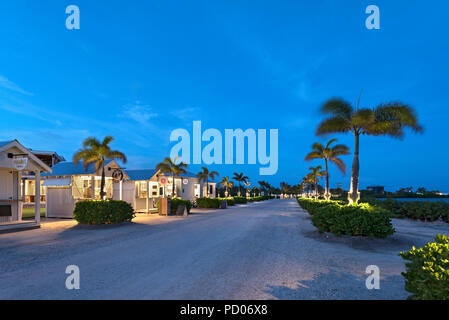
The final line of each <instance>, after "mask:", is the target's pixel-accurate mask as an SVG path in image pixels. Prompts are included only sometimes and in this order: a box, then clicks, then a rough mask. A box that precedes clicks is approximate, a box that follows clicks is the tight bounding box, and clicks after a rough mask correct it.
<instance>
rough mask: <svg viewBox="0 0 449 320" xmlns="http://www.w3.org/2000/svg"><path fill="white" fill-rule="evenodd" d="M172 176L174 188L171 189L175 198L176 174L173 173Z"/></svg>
mask: <svg viewBox="0 0 449 320" xmlns="http://www.w3.org/2000/svg"><path fill="white" fill-rule="evenodd" d="M171 178H172V180H173V181H172V190H171V197H172V198H174V197H175V174H172V176H171Z"/></svg>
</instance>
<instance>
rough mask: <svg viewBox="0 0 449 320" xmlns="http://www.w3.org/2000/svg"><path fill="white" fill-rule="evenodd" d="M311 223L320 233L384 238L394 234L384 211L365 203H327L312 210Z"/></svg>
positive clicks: (387, 215)
mask: <svg viewBox="0 0 449 320" xmlns="http://www.w3.org/2000/svg"><path fill="white" fill-rule="evenodd" d="M313 212H314V213H313V216H312V223H313V225H314V226H315V227H317V228H318V231H320V232H331V233H333V234H335V235H349V236H369V237H378V238H385V237H387V236H389V235H391V234H393V233H394V232H395V230H394V228H393V226H392V224H391V220H390V217H389V214H388V212H387V211H386V210H384V209H381V208H378V207H374V206H371V205H369V204H367V203H363V204H357V205H340V204H338V203H328V204H327V205H323V206H322V207H320V208H316V209H313Z"/></svg>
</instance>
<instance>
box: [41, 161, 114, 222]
mask: <svg viewBox="0 0 449 320" xmlns="http://www.w3.org/2000/svg"><path fill="white" fill-rule="evenodd" d="M52 170H53V172H52V173H50V174H44V177H45V181H44V183H43V187H45V188H46V200H47V201H46V202H45V216H46V217H49V218H72V215H73V210H74V209H75V204H76V202H77V201H80V200H87V199H100V186H101V169H99V170H98V171H95V169H94V165H93V164H91V165H89V166H88V167H87V169H86V168H84V166H83V165H82V163H81V162H80V163H78V164H77V165H75V164H74V163H73V162H60V163H58V164H56V165H55V166H54V167H53V168H52ZM115 170H120V166H119V165H118V164H117V163H116V162H115V161H114V160H112V161H110V162H108V163H107V164H106V165H105V176H106V181H105V187H104V191H105V192H106V198H109V199H111V198H112V192H113V178H112V175H113V173H114V172H115Z"/></svg>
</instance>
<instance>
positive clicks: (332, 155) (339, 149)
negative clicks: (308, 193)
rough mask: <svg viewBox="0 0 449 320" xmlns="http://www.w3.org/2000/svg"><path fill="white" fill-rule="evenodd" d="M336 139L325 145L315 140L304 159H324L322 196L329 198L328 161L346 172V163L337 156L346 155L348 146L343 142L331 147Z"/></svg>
mask: <svg viewBox="0 0 449 320" xmlns="http://www.w3.org/2000/svg"><path fill="white" fill-rule="evenodd" d="M336 141H338V140H337V139H331V140H329V141H328V142H327V144H326V146H323V145H322V144H321V143H319V142H315V143H314V144H313V145H312V152H310V153H309V154H308V155H307V156H306V157H305V159H304V160H313V159H324V170H325V171H326V191H325V192H324V197H325V198H326V199H327V200H329V199H330V197H331V195H330V192H329V167H328V162H329V161H330V162H332V163H334V164H335V165H336V166H337V167H338V169H340V171H341V172H342V173H343V174H345V173H346V165H345V163H344V162H343V160H341V159H339V158H338V157H339V156H342V155H348V154H349V148H348V147H347V146H345V145H343V144H337V145H336V146H333V147H331V145H332V144H333V143H334V142H336Z"/></svg>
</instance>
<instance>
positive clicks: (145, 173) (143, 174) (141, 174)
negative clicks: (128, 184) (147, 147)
mask: <svg viewBox="0 0 449 320" xmlns="http://www.w3.org/2000/svg"><path fill="white" fill-rule="evenodd" d="M125 172H126V174H127V175H128V177H129V180H133V181H141V180H150V179H151V178H153V177H154V175H155V174H156V173H157V172H158V170H156V169H141V170H125Z"/></svg>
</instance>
